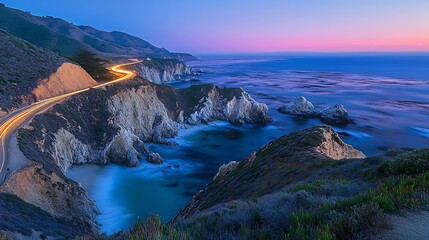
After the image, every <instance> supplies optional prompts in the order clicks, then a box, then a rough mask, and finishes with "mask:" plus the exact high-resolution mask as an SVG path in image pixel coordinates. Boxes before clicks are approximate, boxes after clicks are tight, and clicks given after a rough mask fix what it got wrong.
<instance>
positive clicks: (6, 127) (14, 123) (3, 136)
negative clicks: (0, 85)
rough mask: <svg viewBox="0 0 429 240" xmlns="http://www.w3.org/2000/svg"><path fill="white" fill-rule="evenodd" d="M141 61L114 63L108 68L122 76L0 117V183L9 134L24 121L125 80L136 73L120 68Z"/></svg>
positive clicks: (7, 156) (7, 161)
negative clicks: (68, 101) (60, 103)
mask: <svg viewBox="0 0 429 240" xmlns="http://www.w3.org/2000/svg"><path fill="white" fill-rule="evenodd" d="M140 62H143V61H135V62H131V63H125V64H119V65H115V66H113V67H112V68H110V70H111V71H112V72H115V73H119V74H124V76H122V77H119V78H117V79H115V80H112V81H109V82H106V83H102V84H99V85H97V86H94V87H90V88H85V89H82V90H78V91H74V92H71V93H66V94H63V95H60V96H56V97H53V98H49V99H45V100H42V101H39V102H36V103H33V104H31V105H30V106H26V107H23V108H21V109H18V110H16V111H14V112H12V113H9V114H8V115H6V116H5V117H3V118H2V119H1V122H0V124H1V125H0V144H1V146H0V152H1V154H0V156H1V159H0V162H1V164H0V185H1V184H2V183H3V182H4V181H5V179H6V176H7V173H8V169H9V167H8V166H9V165H10V154H9V141H10V138H11V136H12V135H13V133H14V132H15V131H16V130H17V129H18V128H19V127H20V126H21V125H22V124H23V123H25V122H26V121H28V120H29V119H30V118H31V117H33V116H34V115H36V114H37V113H39V112H42V111H43V110H46V109H48V108H50V107H52V106H53V105H55V104H56V103H58V102H60V101H62V100H64V99H66V98H68V97H71V96H73V95H76V94H79V93H83V92H86V91H89V90H91V89H95V88H102V87H105V86H108V85H111V84H114V83H118V82H122V81H126V80H129V79H132V78H134V77H135V76H136V74H135V73H134V72H133V71H129V70H125V69H121V68H122V67H124V66H128V65H133V64H136V63H140Z"/></svg>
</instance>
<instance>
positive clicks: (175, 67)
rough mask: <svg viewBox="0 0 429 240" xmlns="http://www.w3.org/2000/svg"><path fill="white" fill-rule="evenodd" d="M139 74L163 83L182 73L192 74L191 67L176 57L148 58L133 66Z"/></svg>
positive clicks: (152, 80)
mask: <svg viewBox="0 0 429 240" xmlns="http://www.w3.org/2000/svg"><path fill="white" fill-rule="evenodd" d="M132 69H134V70H135V71H136V72H137V74H139V76H141V77H143V78H146V79H147V80H149V81H151V82H153V83H157V84H161V83H166V82H170V81H174V80H176V79H178V78H180V77H181V76H182V75H190V74H192V71H191V68H190V67H188V66H187V65H186V64H185V63H183V62H181V61H179V60H176V59H160V58H153V59H150V58H149V59H146V60H144V61H143V62H142V63H139V64H136V65H134V66H132Z"/></svg>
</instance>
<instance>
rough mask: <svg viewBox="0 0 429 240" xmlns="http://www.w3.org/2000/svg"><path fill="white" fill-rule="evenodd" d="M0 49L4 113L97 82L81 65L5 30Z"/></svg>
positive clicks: (0, 92)
mask: <svg viewBox="0 0 429 240" xmlns="http://www.w3.org/2000/svg"><path fill="white" fill-rule="evenodd" d="M0 49H1V51H0V68H1V71H0V96H1V97H0V112H1V111H3V114H5V113H6V112H8V111H10V110H11V109H13V108H16V107H20V106H23V105H26V104H30V103H32V102H34V101H36V100H42V99H45V98H48V97H52V96H56V95H59V94H62V93H66V92H69V91H73V90H78V89H82V88H85V87H91V86H93V85H95V84H96V82H95V81H94V80H93V79H92V78H91V77H90V76H89V75H88V74H87V73H86V72H85V71H84V70H83V69H82V68H81V67H79V66H77V65H75V64H72V63H70V62H68V60H67V59H65V58H63V57H61V56H59V55H58V54H55V53H53V52H51V51H48V50H44V49H42V48H39V47H37V46H35V45H33V44H31V43H29V42H27V41H25V40H23V39H20V38H18V37H16V36H13V35H11V34H9V33H8V32H6V31H4V30H0ZM0 116H1V113H0Z"/></svg>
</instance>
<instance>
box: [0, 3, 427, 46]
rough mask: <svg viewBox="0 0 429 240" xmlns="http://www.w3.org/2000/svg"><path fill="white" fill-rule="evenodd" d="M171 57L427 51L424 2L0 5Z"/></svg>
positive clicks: (425, 8) (425, 7)
mask: <svg viewBox="0 0 429 240" xmlns="http://www.w3.org/2000/svg"><path fill="white" fill-rule="evenodd" d="M0 1H2V2H3V3H5V4H6V5H7V6H10V7H14V8H18V9H21V10H25V11H30V12H32V13H33V14H36V15H42V16H45V15H50V16H55V17H60V18H63V19H65V20H68V21H70V22H72V23H74V24H77V25H80V24H83V25H91V26H94V27H96V28H99V29H102V30H107V31H112V30H119V31H123V32H127V33H130V34H133V35H136V36H139V37H141V38H143V39H145V40H148V41H150V42H151V43H153V44H155V45H157V46H160V47H165V48H167V49H169V50H172V51H179V52H191V53H221V52H276V51H322V52H342V51H428V50H429V27H428V26H429V14H428V11H429V1H426V0H266V1H255V0H246V1H245V0H234V1H232V0H216V1H201V0H199V1H197V0H182V1H179V0H162V1H147V0H122V1H108V0H103V1H102V0H85V1H84V0H73V1H67V0H63V1H58V0H37V1H24V0H20V1H17V0H0Z"/></svg>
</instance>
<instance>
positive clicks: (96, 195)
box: [69, 57, 429, 233]
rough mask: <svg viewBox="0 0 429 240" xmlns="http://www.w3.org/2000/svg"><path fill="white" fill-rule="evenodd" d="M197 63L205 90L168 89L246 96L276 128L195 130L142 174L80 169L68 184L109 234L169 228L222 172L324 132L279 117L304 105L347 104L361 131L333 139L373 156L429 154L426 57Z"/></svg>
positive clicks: (352, 128) (157, 148)
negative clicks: (274, 144) (398, 151)
mask: <svg viewBox="0 0 429 240" xmlns="http://www.w3.org/2000/svg"><path fill="white" fill-rule="evenodd" d="M190 64H191V65H192V66H193V67H194V68H203V69H204V70H205V72H206V73H205V74H204V75H202V76H200V77H199V79H200V82H198V83H190V82H177V83H174V84H171V85H173V86H175V87H179V88H180V87H187V86H189V85H191V84H201V83H215V84H217V85H219V86H230V87H243V88H244V89H245V90H246V91H248V92H249V93H250V94H251V95H252V97H254V98H255V99H256V100H258V101H260V102H264V103H266V104H268V106H269V108H270V115H271V116H272V118H273V123H271V124H268V125H266V126H254V125H246V126H242V127H237V126H231V125H230V124H228V123H224V122H214V123H210V124H208V125H202V126H197V127H193V128H190V129H188V130H185V131H183V132H181V133H180V135H179V136H178V137H177V138H176V139H175V141H177V142H178V143H179V145H178V146H174V147H167V146H162V145H155V144H152V145H149V147H150V149H151V150H152V151H154V152H159V153H160V154H161V155H162V156H163V158H164V160H165V164H163V165H151V164H148V163H146V162H145V161H144V160H143V161H142V164H141V165H139V166H138V167H136V168H127V167H124V166H118V165H108V166H95V165H86V166H76V167H74V168H73V170H71V171H70V174H69V175H70V177H72V178H73V179H75V180H77V181H79V182H81V183H82V184H83V186H84V187H85V189H87V190H88V192H89V194H90V196H91V197H92V198H93V199H94V200H95V201H96V204H97V206H98V207H99V209H100V211H101V214H100V216H99V217H98V221H99V223H100V224H101V229H102V231H105V232H107V233H113V232H115V231H118V230H120V229H124V228H128V227H130V226H131V225H132V224H133V223H134V222H135V220H136V219H137V218H145V217H146V216H147V215H150V214H155V213H157V214H159V215H160V216H161V219H162V220H163V221H169V220H171V219H172V218H173V217H174V216H175V214H176V213H177V212H178V211H179V210H180V209H181V208H182V207H184V206H185V205H186V204H187V203H189V201H190V200H191V199H192V196H193V195H194V194H195V193H196V192H197V191H199V190H200V189H203V188H204V187H205V184H207V183H208V182H209V181H210V180H211V179H212V178H213V176H214V175H215V174H216V172H217V170H218V168H219V166H220V165H221V164H223V163H227V162H229V161H233V160H235V161H240V160H242V159H244V158H245V157H246V156H247V155H249V154H250V153H251V152H252V151H255V150H257V149H258V148H260V147H261V146H262V145H264V144H266V143H268V142H269V141H271V140H273V139H275V138H276V137H279V136H281V135H284V134H287V133H290V132H293V131H296V130H300V129H304V128H307V127H310V126H314V125H319V124H321V123H320V121H319V120H307V121H302V120H297V119H294V118H291V117H289V116H287V115H283V114H279V113H278V112H277V111H276V109H277V108H278V107H279V106H280V105H281V104H283V103H285V102H287V101H290V100H292V99H294V98H297V97H299V96H305V97H306V98H307V99H308V100H310V101H312V102H313V103H314V104H315V105H316V106H319V107H326V106H330V105H333V104H335V103H341V104H343V105H344V106H345V107H346V108H347V109H348V110H349V112H350V115H351V117H352V118H353V119H354V120H355V121H356V124H353V125H349V126H347V127H345V128H336V130H337V131H345V132H347V133H349V134H350V137H344V140H345V141H346V142H348V143H349V144H352V145H353V146H355V147H356V148H358V149H360V150H362V151H363V152H365V153H366V154H367V155H374V154H377V153H381V152H383V151H384V150H385V149H387V148H394V147H423V146H428V145H429V121H427V120H428V117H429V94H428V93H429V84H428V82H429V71H428V69H429V67H428V66H429V58H428V57H296V58H290V57H289V58H281V57H246V58H244V57H209V58H203V59H201V60H199V61H196V62H191V63H190Z"/></svg>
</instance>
